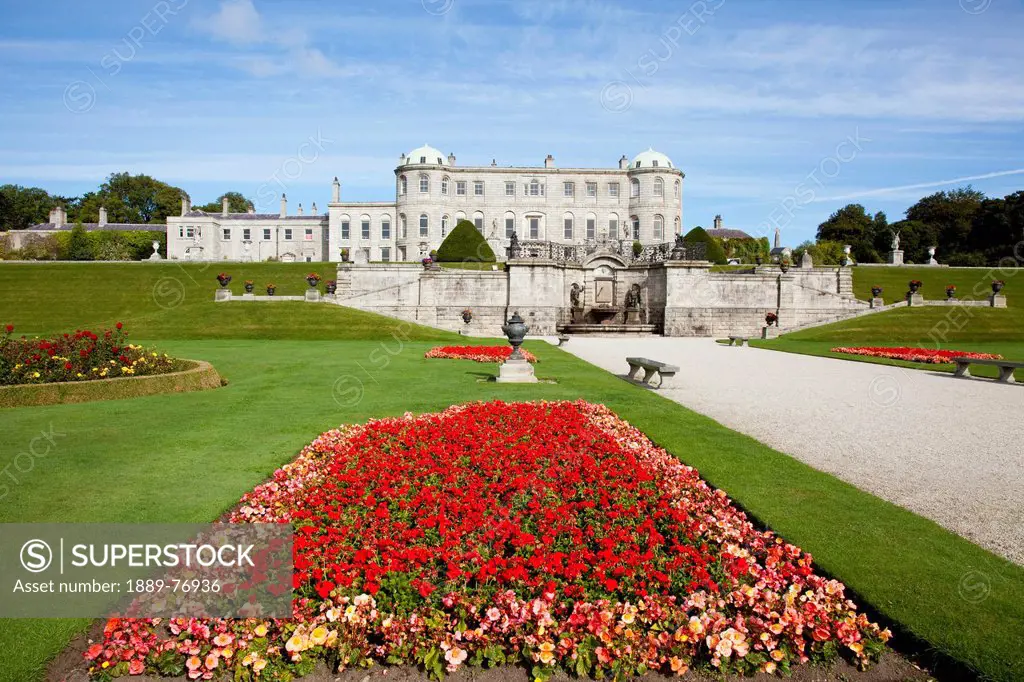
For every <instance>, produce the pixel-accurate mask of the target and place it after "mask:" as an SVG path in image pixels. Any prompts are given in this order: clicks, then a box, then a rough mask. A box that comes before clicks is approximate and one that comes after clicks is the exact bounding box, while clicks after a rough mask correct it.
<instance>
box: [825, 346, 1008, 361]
mask: <svg viewBox="0 0 1024 682" xmlns="http://www.w3.org/2000/svg"><path fill="white" fill-rule="evenodd" d="M832 352H833V353H847V354H849V355H867V356H869V357H872V358H890V359H892V360H906V361H907V362H926V363H929V364H932V365H939V364H942V363H947V362H948V363H951V362H953V359H954V358H971V359H973V360H1002V359H1003V356H1002V355H992V354H991V353H971V352H968V351H962V350H934V349H929V348H905V347H897V348H886V347H875V346H856V347H852V348H846V347H840V348H833V349H832Z"/></svg>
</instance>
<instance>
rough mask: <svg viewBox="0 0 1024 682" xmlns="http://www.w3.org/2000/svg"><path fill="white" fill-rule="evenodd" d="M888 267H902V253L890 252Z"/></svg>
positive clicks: (897, 251)
mask: <svg viewBox="0 0 1024 682" xmlns="http://www.w3.org/2000/svg"><path fill="white" fill-rule="evenodd" d="M889 265H903V252H902V251H899V250H896V251H890V252H889Z"/></svg>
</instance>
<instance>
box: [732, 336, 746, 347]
mask: <svg viewBox="0 0 1024 682" xmlns="http://www.w3.org/2000/svg"><path fill="white" fill-rule="evenodd" d="M749 340H750V337H749V336H735V335H733V336H730V337H729V345H730V346H735V345H736V343H737V342H739V344H740V346H742V345H744V344H746V343H747V341H749ZM747 345H749V344H747Z"/></svg>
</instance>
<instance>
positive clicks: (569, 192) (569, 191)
mask: <svg viewBox="0 0 1024 682" xmlns="http://www.w3.org/2000/svg"><path fill="white" fill-rule="evenodd" d="M562 193H563V194H564V195H565V196H567V197H572V196H574V195H575V194H576V185H575V184H573V183H571V182H566V183H563V185H562Z"/></svg>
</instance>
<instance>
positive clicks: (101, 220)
mask: <svg viewBox="0 0 1024 682" xmlns="http://www.w3.org/2000/svg"><path fill="white" fill-rule="evenodd" d="M96 225H97V226H98V227H106V226H107V209H105V208H104V207H102V206H100V217H99V221H98V222H97V223H96Z"/></svg>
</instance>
